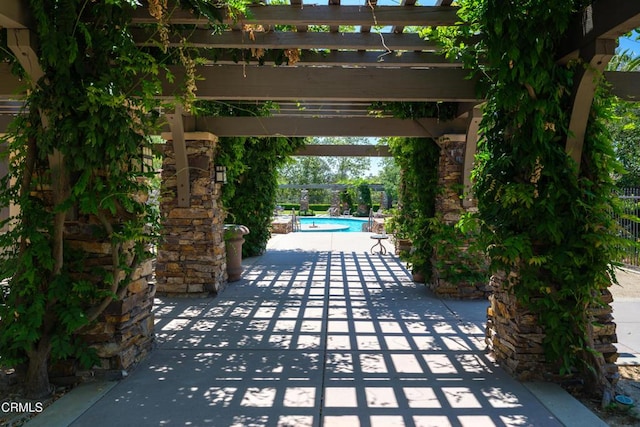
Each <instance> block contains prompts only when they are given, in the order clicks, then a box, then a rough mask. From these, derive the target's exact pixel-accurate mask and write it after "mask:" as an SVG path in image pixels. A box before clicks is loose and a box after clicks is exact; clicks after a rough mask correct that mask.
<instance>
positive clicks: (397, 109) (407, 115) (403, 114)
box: [369, 102, 458, 120]
mask: <svg viewBox="0 0 640 427" xmlns="http://www.w3.org/2000/svg"><path fill="white" fill-rule="evenodd" d="M369 114H374V115H384V114H391V115H392V116H393V117H396V118H399V119H423V118H437V119H440V120H451V119H453V118H454V117H455V116H456V115H457V114H458V104H457V103H456V102H374V103H372V104H371V106H370V107H369Z"/></svg>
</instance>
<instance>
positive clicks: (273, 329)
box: [29, 233, 604, 427]
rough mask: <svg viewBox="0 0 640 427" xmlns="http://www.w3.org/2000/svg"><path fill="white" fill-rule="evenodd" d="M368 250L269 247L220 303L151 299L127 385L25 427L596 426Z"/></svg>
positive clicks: (301, 240)
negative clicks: (152, 344)
mask: <svg viewBox="0 0 640 427" xmlns="http://www.w3.org/2000/svg"><path fill="white" fill-rule="evenodd" d="M373 243H375V242H373V241H371V240H370V239H369V238H368V234H365V233H314V235H313V238H310V236H308V235H307V234H306V233H296V234H292V235H286V236H275V237H274V238H273V239H272V240H271V241H270V243H269V249H268V252H267V253H266V254H265V255H263V256H261V257H257V258H252V259H249V260H246V261H245V264H246V269H245V273H244V275H243V280H241V281H239V282H235V283H232V284H230V286H229V287H228V288H227V289H226V290H225V291H224V292H223V293H221V294H220V295H219V296H218V297H217V298H215V299H158V300H157V305H156V307H155V315H156V333H157V343H158V344H157V349H156V350H155V351H154V352H153V353H152V355H151V357H150V358H149V359H148V361H146V362H145V363H144V364H142V365H141V366H139V367H138V368H137V369H136V370H135V371H134V372H132V373H131V374H130V376H129V377H128V378H126V379H125V380H123V381H120V382H118V383H111V384H104V385H102V387H101V388H100V387H96V386H95V385H93V386H91V385H90V386H87V387H85V388H84V389H82V388H79V389H77V390H78V391H76V390H74V392H72V393H69V396H65V397H63V398H62V399H61V400H60V401H58V402H60V404H58V403H57V402H56V404H54V405H52V406H51V407H50V408H49V409H47V411H45V412H44V413H43V414H41V415H39V416H38V417H36V418H35V419H34V420H33V421H32V423H30V424H29V425H30V426H37V425H49V426H50V425H57V426H62V425H69V424H70V425H73V426H80V427H84V426H91V427H101V426H113V425H118V426H186V425H189V426H216V427H226V426H238V427H240V426H241V427H245V426H274V427H276V426H277V427H286V426H291V427H293V426H295V427H304V426H326V427H334V426H347V427H352V426H353V427H358V426H363V427H364V426H370V427H394V426H438V427H442V426H473V427H479V426H559V425H589V426H597V425H604V424H603V423H601V422H599V420H598V419H597V418H594V416H593V414H592V413H591V412H589V411H588V410H587V409H586V408H584V407H583V406H582V405H580V404H579V403H578V402H577V401H575V400H574V399H573V398H572V397H571V396H569V395H568V394H567V393H565V392H564V391H562V390H561V389H560V388H559V387H557V386H553V385H542V386H541V385H539V384H529V385H526V386H525V385H523V384H521V383H519V382H517V381H515V380H513V379H512V378H511V377H510V376H509V375H507V374H506V373H505V372H504V371H503V370H502V369H501V368H499V367H498V366H496V365H495V364H494V363H493V362H492V360H490V358H488V357H487V355H486V354H485V344H484V342H483V339H484V324H485V318H486V316H485V310H486V306H487V303H486V302H485V301H480V302H460V301H442V300H440V299H438V298H436V297H434V296H433V295H432V294H430V293H429V292H428V291H427V290H426V288H425V287H424V285H420V284H417V285H416V284H414V283H413V282H412V281H411V280H410V277H409V275H408V273H407V271H406V270H405V268H404V266H403V265H402V263H401V262H400V261H399V260H398V259H397V258H396V257H395V256H393V255H386V256H381V255H372V254H370V253H369V252H368V251H369V249H370V247H371V245H372V244H373ZM387 245H388V247H389V249H391V245H390V244H389V243H387ZM344 248H349V250H344ZM391 252H392V251H391ZM96 388H98V389H99V390H96ZM83 390H84V391H83ZM74 396H75V398H76V403H74V402H73V401H71V400H68V401H67V403H66V404H65V403H64V402H63V401H64V400H65V399H66V398H67V397H69V398H70V399H71V398H73V397H74ZM78 396H80V397H81V398H80V402H78V401H77V400H78ZM96 396H97V397H96ZM82 398H84V402H85V404H84V406H83V404H82V400H83V399H82ZM69 402H70V403H69ZM541 402H545V404H546V405H547V406H545V405H543V403H541ZM74 405H75V406H74ZM547 407H549V408H551V409H548V408H547Z"/></svg>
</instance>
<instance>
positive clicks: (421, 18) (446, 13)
mask: <svg viewBox="0 0 640 427" xmlns="http://www.w3.org/2000/svg"><path fill="white" fill-rule="evenodd" d="M247 9H248V12H249V13H248V16H245V17H241V18H239V19H238V22H239V23H241V24H260V25H264V26H270V25H295V26H299V25H328V26H338V25H353V26H358V25H365V26H367V25H375V22H374V13H375V17H376V20H377V25H381V26H394V25H402V26H412V25H415V26H432V27H437V26H453V25H457V24H458V22H459V21H460V19H459V18H458V16H457V11H458V8H457V7H451V6H449V7H444V6H443V7H439V6H376V7H375V8H374V9H373V10H372V9H371V8H369V7H365V6H323V5H249V6H248V7H247ZM132 16H133V23H134V24H155V23H157V21H156V19H155V18H154V17H152V16H151V15H149V11H148V9H147V8H146V7H138V8H136V9H135V10H134V11H133V15H132ZM238 22H236V21H234V20H233V19H230V18H226V19H225V20H224V23H225V24H230V25H233V24H237V23H238ZM169 23H170V24H176V25H210V22H209V20H208V19H207V18H206V17H202V16H196V15H194V14H192V13H191V12H190V11H189V10H184V9H180V8H173V9H170V17H169Z"/></svg>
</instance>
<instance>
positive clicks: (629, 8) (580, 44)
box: [557, 0, 640, 62]
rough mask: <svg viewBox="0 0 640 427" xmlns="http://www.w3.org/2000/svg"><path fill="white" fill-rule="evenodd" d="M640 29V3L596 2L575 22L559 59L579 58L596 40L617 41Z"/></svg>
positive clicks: (623, 0)
mask: <svg viewBox="0 0 640 427" xmlns="http://www.w3.org/2000/svg"><path fill="white" fill-rule="evenodd" d="M639 27H640V1H638V0H616V1H595V2H593V3H592V4H591V5H589V6H587V7H586V8H585V9H584V10H582V11H581V12H580V13H578V14H576V16H575V17H574V18H573V19H572V21H571V24H570V25H569V28H568V29H567V31H566V32H565V35H564V37H563V39H562V41H561V43H560V45H559V47H558V49H557V53H558V59H559V60H560V61H561V62H566V61H567V60H569V59H572V58H577V57H578V53H579V51H580V49H582V48H584V47H585V46H588V45H589V44H590V43H593V42H595V40H596V39H617V38H618V37H620V36H622V35H623V34H625V33H628V32H629V31H631V30H633V29H635V28H639Z"/></svg>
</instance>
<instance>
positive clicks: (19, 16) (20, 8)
mask: <svg viewBox="0 0 640 427" xmlns="http://www.w3.org/2000/svg"><path fill="white" fill-rule="evenodd" d="M32 22H33V20H32V18H31V12H30V11H29V2H28V1H18V0H13V1H12V0H2V1H0V27H1V28H29V27H30V26H31V25H32Z"/></svg>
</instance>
